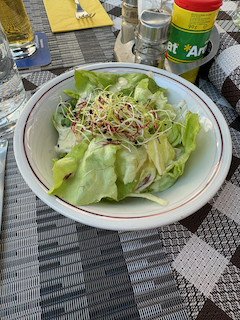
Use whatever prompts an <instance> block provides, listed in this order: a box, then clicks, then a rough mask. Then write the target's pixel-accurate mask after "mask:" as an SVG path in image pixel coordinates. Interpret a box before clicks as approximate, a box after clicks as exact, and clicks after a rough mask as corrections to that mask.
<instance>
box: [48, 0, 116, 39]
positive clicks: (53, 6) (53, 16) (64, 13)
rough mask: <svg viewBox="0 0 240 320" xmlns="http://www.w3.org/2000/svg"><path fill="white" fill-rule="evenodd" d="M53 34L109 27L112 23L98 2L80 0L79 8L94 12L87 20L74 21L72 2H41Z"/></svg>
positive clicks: (66, 0)
mask: <svg viewBox="0 0 240 320" xmlns="http://www.w3.org/2000/svg"><path fill="white" fill-rule="evenodd" d="M43 2H44V6H45V9H46V12H47V16H48V20H49V23H50V26H51V30H52V32H53V33H57V32H66V31H74V30H80V29H88V28H96V27H103V26H111V25H113V22H112V20H111V18H110V17H109V15H108V14H107V12H106V11H105V9H104V8H103V6H102V5H101V3H100V2H99V0H80V4H81V7H82V8H83V9H84V10H86V11H87V12H88V13H94V12H96V14H95V16H94V17H92V18H87V19H76V18H75V11H76V4H75V2H74V0H57V1H56V0H43Z"/></svg>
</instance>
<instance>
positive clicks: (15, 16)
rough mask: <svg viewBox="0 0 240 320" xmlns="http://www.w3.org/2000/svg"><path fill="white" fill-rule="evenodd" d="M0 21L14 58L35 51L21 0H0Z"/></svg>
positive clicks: (32, 35) (28, 54) (35, 45)
mask: <svg viewBox="0 0 240 320" xmlns="http://www.w3.org/2000/svg"><path fill="white" fill-rule="evenodd" d="M0 21H1V24H2V26H3V29H4V31H5V34H6V36H7V39H8V42H9V46H10V49H11V52H12V55H13V57H14V59H22V58H26V57H29V56H31V55H32V54H34V53H35V51H36V50H37V44H36V41H35V38H34V33H33V30H32V26H31V23H30V21H29V18H28V15H27V12H26V9H25V7H24V4H23V1H22V0H0Z"/></svg>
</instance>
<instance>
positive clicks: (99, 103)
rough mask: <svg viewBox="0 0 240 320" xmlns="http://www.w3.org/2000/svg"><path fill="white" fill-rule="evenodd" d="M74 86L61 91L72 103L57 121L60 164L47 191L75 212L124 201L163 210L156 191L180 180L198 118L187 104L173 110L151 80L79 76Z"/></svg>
mask: <svg viewBox="0 0 240 320" xmlns="http://www.w3.org/2000/svg"><path fill="white" fill-rule="evenodd" d="M75 88H76V90H75V91H70V90H65V91H63V93H65V94H66V95H67V96H68V97H69V99H68V100H67V101H62V98H60V102H59V104H58V105H57V108H56V112H55V113H54V115H53V119H52V120H53V125H54V127H55V128H56V130H57V131H58V134H59V138H58V142H57V145H56V151H57V152H58V154H59V158H58V159H53V169H52V171H53V179H54V186H53V187H52V188H51V189H50V190H49V192H48V193H49V194H50V195H57V196H59V197H61V198H63V199H65V200H66V201H68V202H69V203H71V204H73V205H76V206H82V205H89V204H93V203H97V202H99V201H101V200H102V199H107V200H109V201H121V200H123V199H124V198H126V197H142V198H146V199H149V200H151V201H155V202H157V203H159V204H160V205H166V204H167V201H166V200H164V199H161V198H159V197H158V196H156V195H155V193H157V192H159V191H163V190H165V189H168V188H170V187H171V186H172V185H173V184H174V183H175V182H176V181H177V179H178V178H179V177H180V176H181V175H182V174H183V172H184V167H185V163H186V162H187V160H188V158H189V156H190V154H191V152H192V151H193V150H194V149H195V148H196V136H197V133H198V132H199V130H200V123H199V120H198V115H197V114H195V113H191V112H190V111H188V110H187V106H186V103H185V101H180V102H179V103H178V104H177V105H171V104H169V103H168V101H167V97H166V96H165V92H166V89H163V88H161V87H159V86H158V85H157V83H156V82H155V81H154V79H153V77H152V76H151V75H147V74H142V73H125V74H122V75H119V74H116V73H105V72H92V71H85V70H75Z"/></svg>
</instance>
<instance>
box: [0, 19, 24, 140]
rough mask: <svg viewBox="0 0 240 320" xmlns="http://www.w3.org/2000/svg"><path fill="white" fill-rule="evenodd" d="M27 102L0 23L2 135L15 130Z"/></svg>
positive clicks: (0, 114)
mask: <svg viewBox="0 0 240 320" xmlns="http://www.w3.org/2000/svg"><path fill="white" fill-rule="evenodd" d="M25 103H26V93H25V89H24V86H23V82H22V79H21V76H20V74H19V72H18V69H17V66H16V63H15V61H14V59H13V56H12V53H11V50H10V47H9V43H8V40H7V37H6V34H5V33H4V30H3V27H2V25H1V23H0V136H3V135H5V134H8V133H10V132H12V131H13V130H14V127H15V125H16V123H17V120H18V118H19V115H20V113H21V111H22V109H23V108H24V105H25Z"/></svg>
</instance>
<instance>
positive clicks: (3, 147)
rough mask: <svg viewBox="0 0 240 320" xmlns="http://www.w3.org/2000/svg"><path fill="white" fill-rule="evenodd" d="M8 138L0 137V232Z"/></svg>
mask: <svg viewBox="0 0 240 320" xmlns="http://www.w3.org/2000/svg"><path fill="white" fill-rule="evenodd" d="M7 147H8V140H7V139H0V233H1V224H2V213H3V194H4V179H5V164H6V156H7Z"/></svg>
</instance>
